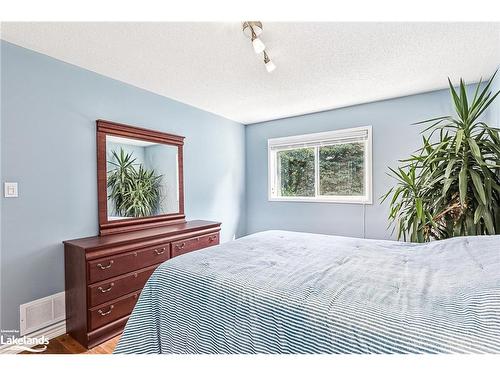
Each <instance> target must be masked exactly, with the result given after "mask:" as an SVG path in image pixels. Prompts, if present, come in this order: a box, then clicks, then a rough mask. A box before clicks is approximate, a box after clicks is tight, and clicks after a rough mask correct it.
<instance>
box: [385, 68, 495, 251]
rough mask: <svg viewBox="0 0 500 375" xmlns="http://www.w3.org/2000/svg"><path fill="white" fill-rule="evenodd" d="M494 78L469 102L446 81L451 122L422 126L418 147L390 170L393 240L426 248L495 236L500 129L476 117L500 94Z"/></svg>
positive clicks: (388, 195)
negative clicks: (449, 240)
mask: <svg viewBox="0 0 500 375" xmlns="http://www.w3.org/2000/svg"><path fill="white" fill-rule="evenodd" d="M495 75H496V72H495V74H494V75H493V76H492V77H491V79H490V80H489V81H488V82H487V83H486V84H485V86H484V87H483V88H481V86H482V82H479V83H478V84H477V87H476V88H475V91H474V95H473V97H472V100H469V98H468V97H467V90H466V85H465V82H464V81H463V80H462V79H461V80H460V85H459V87H458V89H455V87H453V84H452V82H451V80H450V79H448V82H449V86H450V93H451V97H452V101H453V105H454V108H455V112H456V116H443V117H438V118H433V119H430V120H426V121H421V122H418V123H416V124H419V125H420V124H427V125H428V126H427V128H426V129H424V130H423V131H422V134H423V136H422V138H423V146H422V148H421V149H420V150H418V151H417V153H416V154H414V155H412V156H411V157H410V158H409V159H406V160H401V161H400V162H401V163H402V165H401V166H399V167H398V168H396V169H392V168H390V171H391V173H390V174H391V175H392V176H393V177H394V178H395V179H396V180H397V185H396V186H395V187H393V188H391V189H390V190H389V191H388V192H387V193H386V194H385V195H384V196H383V197H382V201H385V200H387V199H389V198H390V212H389V221H390V225H394V228H395V229H397V237H398V239H401V238H403V239H404V240H405V241H406V240H410V241H412V242H426V241H430V240H433V239H436V240H439V239H445V238H449V237H454V236H465V235H483V234H498V233H500V208H499V207H500V137H499V132H500V129H499V128H498V126H496V127H493V126H490V125H487V124H486V123H485V122H484V121H482V119H481V115H482V114H483V113H484V111H485V110H486V109H487V108H488V107H489V106H490V105H491V103H492V102H493V101H494V100H495V98H496V97H497V96H498V94H500V91H499V92H496V93H492V92H491V90H490V87H491V84H492V81H493V79H494V77H495Z"/></svg>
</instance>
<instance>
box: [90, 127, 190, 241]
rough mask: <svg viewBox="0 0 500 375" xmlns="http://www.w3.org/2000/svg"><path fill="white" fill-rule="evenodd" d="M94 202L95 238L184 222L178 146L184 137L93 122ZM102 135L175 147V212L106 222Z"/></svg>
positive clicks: (104, 137) (106, 203) (181, 169)
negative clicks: (95, 201) (177, 205)
mask: <svg viewBox="0 0 500 375" xmlns="http://www.w3.org/2000/svg"><path fill="white" fill-rule="evenodd" d="M96 123H97V126H96V133H97V201H98V211H99V235H101V236H104V235H108V234H114V233H122V232H129V231H134V230H140V229H146V228H154V227H159V226H163V225H169V224H177V223H185V222H186V216H185V215H184V185H183V181H184V178H183V159H182V147H183V145H184V137H181V136H179V135H173V134H167V133H162V132H159V131H155V130H149V129H143V128H138V127H135V126H130V125H125V124H119V123H116V122H111V121H106V120H97V121H96ZM106 135H113V136H119V137H125V138H131V139H139V140H142V141H149V142H155V143H162V144H165V145H170V146H177V147H178V150H177V161H178V167H179V168H178V170H179V186H178V188H179V212H178V213H174V214H165V215H156V216H149V217H144V218H134V219H120V220H108V189H107V159H106Z"/></svg>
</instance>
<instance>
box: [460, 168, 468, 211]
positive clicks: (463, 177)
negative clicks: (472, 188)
mask: <svg viewBox="0 0 500 375" xmlns="http://www.w3.org/2000/svg"><path fill="white" fill-rule="evenodd" d="M458 189H459V194H460V204H461V205H462V206H463V205H464V204H465V201H466V199H467V166H466V165H465V164H464V165H462V169H461V170H460V173H459V175H458Z"/></svg>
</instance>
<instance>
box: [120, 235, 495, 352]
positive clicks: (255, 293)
mask: <svg viewBox="0 0 500 375" xmlns="http://www.w3.org/2000/svg"><path fill="white" fill-rule="evenodd" d="M115 353H190V354H197V353H500V236H484V237H462V238H454V239H450V240H445V241H439V242H433V243H429V244H408V243H401V242H393V241H378V240H364V239H354V238H346V237H336V236H326V235H317V234H306V233H295V232H285V231H269V232H261V233H257V234H253V235H250V236H247V237H244V238H241V239H239V240H236V241H232V242H228V243H225V244H222V245H219V246H215V247H212V248H208V249H205V250H200V251H196V252H193V253H189V254H186V255H182V256H179V257H176V258H174V259H171V260H169V261H167V262H165V263H164V264H163V265H161V266H160V267H159V268H158V269H157V270H156V271H155V273H154V274H153V275H152V276H151V278H150V280H149V281H148V282H147V284H146V286H145V288H144V289H143V291H142V294H141V296H140V298H139V301H138V303H137V305H136V307H135V309H134V312H133V313H132V315H131V317H130V319H129V321H128V323H127V326H126V328H125V332H124V334H123V336H122V338H121V340H120V342H119V344H118V346H117V347H116V349H115Z"/></svg>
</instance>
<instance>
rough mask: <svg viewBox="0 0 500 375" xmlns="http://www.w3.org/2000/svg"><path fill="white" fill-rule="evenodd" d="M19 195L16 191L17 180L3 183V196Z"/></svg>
mask: <svg viewBox="0 0 500 375" xmlns="http://www.w3.org/2000/svg"><path fill="white" fill-rule="evenodd" d="M18 196H19V195H18V193H17V182H6V183H5V184H4V197H5V198H17V197H18Z"/></svg>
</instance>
